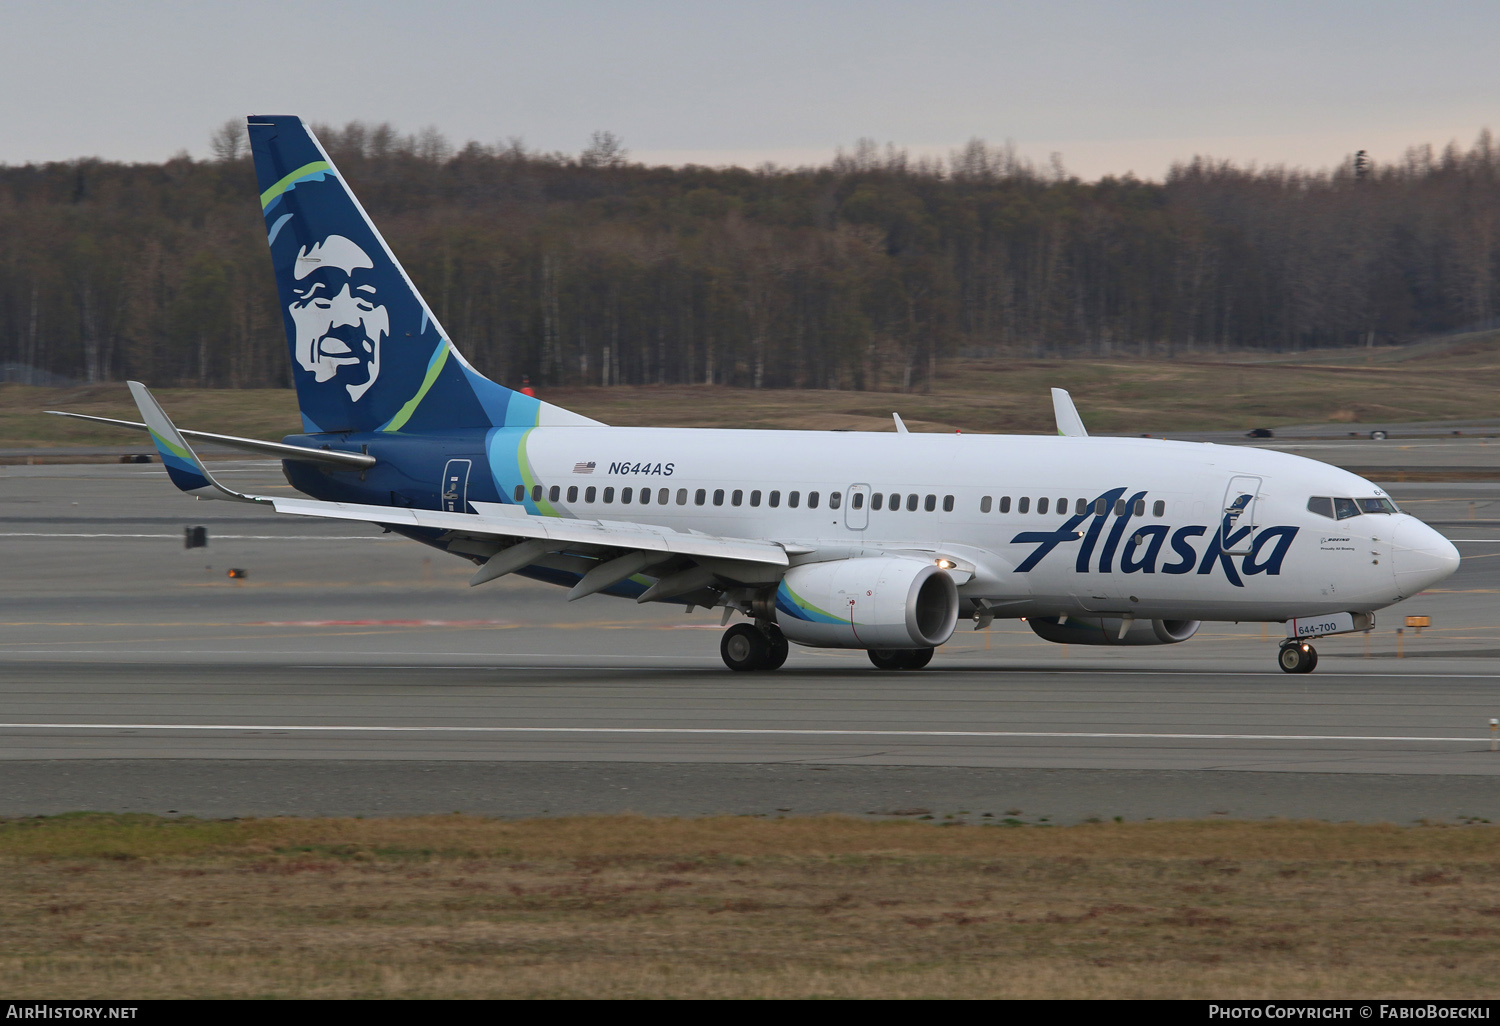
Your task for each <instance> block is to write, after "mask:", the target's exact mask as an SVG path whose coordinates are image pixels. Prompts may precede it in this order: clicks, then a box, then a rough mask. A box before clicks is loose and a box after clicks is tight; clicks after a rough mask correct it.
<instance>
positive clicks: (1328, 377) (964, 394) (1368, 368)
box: [0, 332, 1500, 447]
mask: <svg viewBox="0 0 1500 1026" xmlns="http://www.w3.org/2000/svg"><path fill="white" fill-rule="evenodd" d="M1052 386H1059V387H1063V388H1067V389H1069V390H1070V391H1071V392H1072V394H1073V397H1074V400H1075V401H1076V402H1077V404H1078V407H1079V410H1080V411H1081V412H1082V413H1083V418H1084V422H1085V423H1086V424H1087V425H1088V426H1089V427H1090V428H1091V429H1093V430H1095V431H1099V432H1117V433H1127V434H1131V433H1140V432H1151V433H1161V432H1168V431H1189V430H1200V431H1201V430H1240V431H1243V430H1248V429H1250V428H1252V427H1277V426H1280V425H1284V424H1307V423H1348V424H1350V425H1355V424H1382V423H1392V422H1397V423H1399V422H1408V421H1424V420H1465V419H1475V418H1488V417H1495V416H1500V404H1497V402H1496V399H1495V397H1496V395H1497V394H1500V332H1487V333H1480V334H1475V335H1472V336H1458V337H1456V338H1449V339H1444V340H1442V341H1441V342H1431V343H1421V344H1416V345H1412V346H1404V347H1400V348H1387V349H1377V350H1373V351H1368V352H1367V351H1364V350H1347V351H1343V350H1341V351H1321V352H1316V353H1304V354H1296V355H1293V354H1286V355H1282V356H1274V357H1265V358H1260V359H1255V360H1249V359H1245V358H1241V359H1239V360H1237V361H1230V360H1214V359H1205V358H1198V359H1181V360H1157V361H1129V360H1120V361H1114V362H1099V361H1086V360H1066V361H1064V360H1003V361H1002V360H983V361H981V360H953V361H948V362H946V363H944V364H943V365H942V367H941V370H940V374H939V378H938V381H937V382H936V383H935V385H934V386H933V387H932V389H931V390H930V391H927V392H923V393H913V394H903V393H892V392H828V391H810V390H792V389H783V390H760V391H757V390H754V389H744V388H723V387H718V386H713V387H710V386H692V385H668V386H660V387H652V386H623V387H618V388H571V389H555V390H544V394H545V398H547V399H549V400H551V401H552V402H555V403H558V404H560V405H562V406H566V407H568V408H569V409H573V410H577V411H578V412H580V413H585V414H588V415H589V416H592V417H596V418H598V419H600V420H602V421H604V422H605V423H608V424H619V425H652V426H660V427H747V428H778V427H779V428H806V429H831V428H846V429H852V430H868V431H890V430H893V429H894V428H893V424H892V421H891V412H892V411H893V410H894V411H897V412H899V413H900V414H901V416H902V418H903V419H904V420H905V421H906V422H907V424H908V426H910V427H911V428H912V430H915V431H922V430H926V431H953V430H960V429H961V430H965V431H1017V432H1036V433H1042V434H1048V433H1051V432H1052V430H1053V425H1052V403H1051V398H1050V395H1049V393H1048V389H1049V388H1051V387H1052ZM154 391H155V392H156V394H157V396H158V397H159V398H160V399H161V401H162V404H163V405H164V406H165V407H166V409H167V412H168V413H170V414H171V415H172V416H173V418H174V419H175V420H177V422H178V423H179V424H180V425H181V426H183V427H188V428H196V429H198V430H203V431H218V432H222V433H226V434H241V435H249V436H252V437H259V438H280V437H282V436H283V435H285V434H288V433H290V432H292V431H296V430H298V429H299V427H298V426H299V421H298V418H297V404H296V398H295V396H294V395H293V394H292V392H291V391H290V390H288V389H259V390H254V389H249V390H239V391H231V390H204V389H179V388H161V389H156V390H154ZM46 409H63V410H71V411H73V412H77V413H90V414H95V415H97V416H102V417H116V418H120V419H124V420H138V419H139V417H138V415H137V413H136V411H135V407H134V405H133V404H132V403H131V401H130V394H129V392H128V391H127V390H126V388H125V386H124V385H123V384H119V383H116V384H107V385H94V386H89V387H85V388H77V389H50V388H30V387H25V386H20V385H0V447H26V446H67V445H129V444H132V441H133V440H139V441H142V442H144V436H143V435H136V434H134V433H132V432H129V431H125V430H122V429H118V428H107V427H103V426H99V425H90V424H87V423H84V422H82V421H76V420H75V421H70V420H65V419H63V418H61V417H47V416H42V415H41V411H42V410H46Z"/></svg>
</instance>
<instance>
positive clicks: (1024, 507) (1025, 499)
mask: <svg viewBox="0 0 1500 1026" xmlns="http://www.w3.org/2000/svg"><path fill="white" fill-rule="evenodd" d="M1030 509H1031V497H1030V496H1029V495H1025V496H1022V497H1021V501H1020V502H1018V503H1016V512H1017V513H1025V512H1028V511H1029V510H1030Z"/></svg>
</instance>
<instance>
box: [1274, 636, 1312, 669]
mask: <svg viewBox="0 0 1500 1026" xmlns="http://www.w3.org/2000/svg"><path fill="white" fill-rule="evenodd" d="M1276 665H1277V666H1279V667H1281V672H1282V673H1312V671H1313V667H1315V666H1317V665H1318V650H1317V649H1315V648H1313V647H1312V646H1311V645H1309V644H1307V643H1306V642H1303V643H1302V644H1298V645H1283V646H1282V647H1281V650H1280V651H1279V652H1277V653H1276Z"/></svg>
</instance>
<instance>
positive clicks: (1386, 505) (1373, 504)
mask: <svg viewBox="0 0 1500 1026" xmlns="http://www.w3.org/2000/svg"><path fill="white" fill-rule="evenodd" d="M1359 508H1360V509H1361V510H1363V511H1364V512H1366V513H1400V512H1401V511H1400V510H1399V509H1397V508H1396V504H1395V503H1394V502H1392V501H1391V500H1390V499H1360V500H1359Z"/></svg>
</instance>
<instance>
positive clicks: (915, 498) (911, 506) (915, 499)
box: [906, 492, 922, 513]
mask: <svg viewBox="0 0 1500 1026" xmlns="http://www.w3.org/2000/svg"><path fill="white" fill-rule="evenodd" d="M921 501H922V497H921V496H920V495H918V494H917V493H916V492H912V493H911V494H910V495H908V496H907V497H906V512H908V513H915V512H916V511H917V503H919V502H921Z"/></svg>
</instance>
